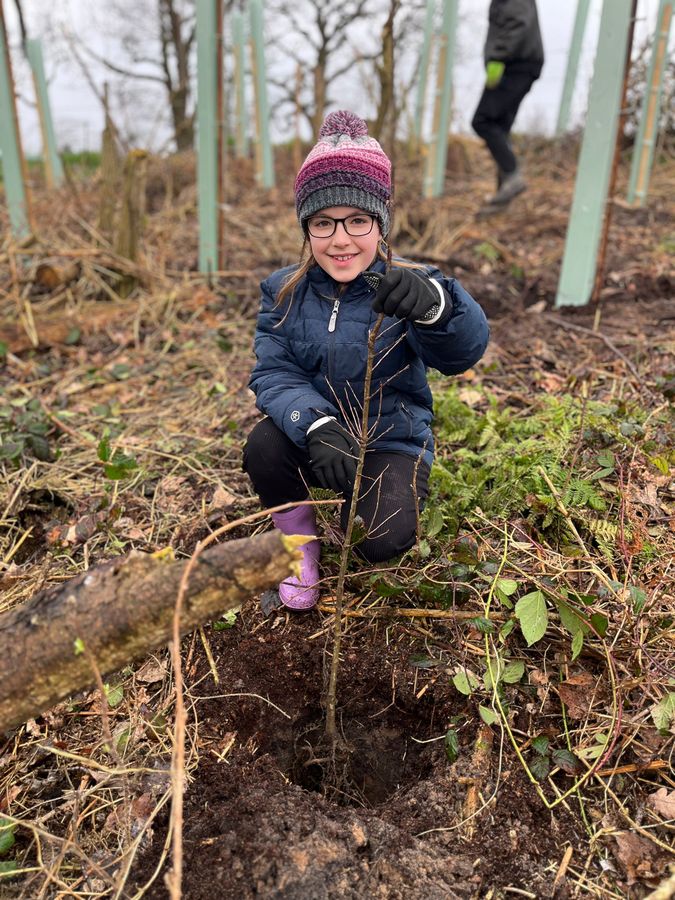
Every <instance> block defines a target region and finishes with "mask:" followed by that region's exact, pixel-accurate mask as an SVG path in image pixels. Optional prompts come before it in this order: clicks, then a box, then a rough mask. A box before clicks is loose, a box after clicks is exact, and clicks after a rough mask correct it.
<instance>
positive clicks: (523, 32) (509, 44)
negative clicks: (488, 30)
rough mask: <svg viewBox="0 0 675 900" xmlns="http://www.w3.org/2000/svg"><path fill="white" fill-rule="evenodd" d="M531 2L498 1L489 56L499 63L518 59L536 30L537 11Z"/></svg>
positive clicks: (515, 0) (526, 0)
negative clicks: (526, 41) (527, 38)
mask: <svg viewBox="0 0 675 900" xmlns="http://www.w3.org/2000/svg"><path fill="white" fill-rule="evenodd" d="M533 6H534V5H533V4H532V3H531V2H529V0H497V3H496V6H495V12H494V16H495V26H496V27H495V28H494V37H493V40H492V41H491V46H490V49H489V53H487V54H486V55H488V56H489V57H490V59H495V60H498V61H499V62H504V63H507V62H511V61H513V60H514V59H518V57H519V56H520V51H521V49H522V47H523V44H524V42H525V39H526V37H527V35H528V34H529V32H530V31H531V30H532V29H533V28H534V21H535V20H534V16H535V15H536V10H534V9H533Z"/></svg>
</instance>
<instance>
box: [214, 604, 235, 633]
mask: <svg viewBox="0 0 675 900" xmlns="http://www.w3.org/2000/svg"><path fill="white" fill-rule="evenodd" d="M236 624H237V614H236V612H235V611H234V610H233V609H230V610H228V611H227V612H226V613H223V615H222V616H221V618H220V619H218V620H217V621H216V622H214V623H213V625H212V626H211V627H212V628H213V630H214V631H225V629H226V628H232V627H233V626H234V625H236Z"/></svg>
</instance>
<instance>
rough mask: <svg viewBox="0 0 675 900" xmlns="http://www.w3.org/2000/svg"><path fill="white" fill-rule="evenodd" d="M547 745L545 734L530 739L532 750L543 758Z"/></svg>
mask: <svg viewBox="0 0 675 900" xmlns="http://www.w3.org/2000/svg"><path fill="white" fill-rule="evenodd" d="M548 745H549V740H548V738H547V737H546V735H545V734H539V735H537V737H536V738H532V749H533V750H534V752H535V753H538V754H539V755H540V756H545V755H546V754H547V753H548Z"/></svg>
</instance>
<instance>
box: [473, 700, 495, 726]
mask: <svg viewBox="0 0 675 900" xmlns="http://www.w3.org/2000/svg"><path fill="white" fill-rule="evenodd" d="M478 715H479V716H480V717H481V719H482V720H483V721H484V722H485V724H486V725H494V724H495V722H498V721H499V716H498V715H497V713H496V712H495V711H494V709H491V708H490V707H489V706H483V704H482V703H481V705H480V706H479V707H478Z"/></svg>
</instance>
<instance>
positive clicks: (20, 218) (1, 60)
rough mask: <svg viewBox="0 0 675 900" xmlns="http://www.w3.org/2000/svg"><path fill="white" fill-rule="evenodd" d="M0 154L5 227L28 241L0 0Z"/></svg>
mask: <svg viewBox="0 0 675 900" xmlns="http://www.w3.org/2000/svg"><path fill="white" fill-rule="evenodd" d="M0 154H2V177H3V181H4V188H5V197H6V199H7V207H8V210H9V225H10V228H11V230H12V234H13V235H14V237H15V238H16V239H17V240H22V239H23V238H26V237H28V235H29V234H30V233H31V230H32V229H31V224H30V209H29V206H28V194H27V192H26V179H25V171H24V161H23V151H22V148H21V135H20V133H19V123H18V120H17V116H16V104H15V100H14V79H13V78H12V63H11V60H10V58H9V45H8V43H7V31H6V29H5V19H4V15H3V11H2V0H0Z"/></svg>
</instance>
